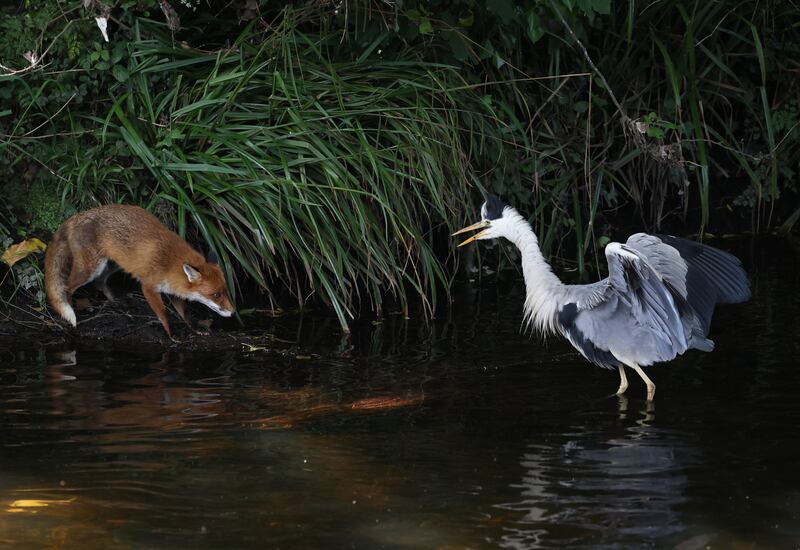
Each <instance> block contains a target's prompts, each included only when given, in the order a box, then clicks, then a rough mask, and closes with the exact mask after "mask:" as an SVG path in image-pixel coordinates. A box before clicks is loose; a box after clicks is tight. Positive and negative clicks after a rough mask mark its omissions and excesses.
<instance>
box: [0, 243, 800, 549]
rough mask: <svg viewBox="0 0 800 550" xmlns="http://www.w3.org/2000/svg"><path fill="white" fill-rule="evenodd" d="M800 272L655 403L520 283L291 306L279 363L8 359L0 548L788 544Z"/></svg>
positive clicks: (764, 275) (798, 422) (799, 484)
mask: <svg viewBox="0 0 800 550" xmlns="http://www.w3.org/2000/svg"><path fill="white" fill-rule="evenodd" d="M759 257H760V256H759ZM797 273H798V270H797V266H796V264H790V265H788V266H782V267H780V268H778V267H776V266H772V265H769V266H767V267H762V271H760V275H759V276H758V277H756V278H755V282H756V286H755V289H756V300H754V302H752V303H751V304H747V305H745V306H742V307H741V309H736V310H733V309H731V310H722V311H720V313H719V314H718V316H717V319H716V320H715V328H714V331H715V332H714V334H712V337H713V338H714V339H715V340H716V342H717V349H716V350H715V352H714V353H713V354H710V355H702V354H688V355H687V356H685V357H683V358H681V359H680V360H678V361H676V362H675V363H673V364H672V365H670V366H668V367H656V368H655V369H654V371H653V377H654V379H655V381H656V383H657V384H659V396H658V401H657V402H656V403H648V402H646V401H644V400H643V399H641V398H637V396H641V395H643V391H642V390H643V388H642V387H632V388H631V392H632V393H631V396H630V397H629V398H626V397H621V398H618V397H616V396H612V397H607V395H608V394H609V393H610V392H612V391H614V390H615V389H616V387H617V379H616V377H615V376H614V375H613V373H612V374H611V375H609V373H608V372H605V371H602V370H601V369H596V368H593V367H591V366H589V365H587V364H586V363H585V362H584V361H583V360H582V359H581V358H580V357H579V356H577V354H576V353H575V352H574V351H573V350H572V349H571V348H570V347H569V346H568V345H567V344H565V343H564V342H561V341H559V340H556V339H554V340H550V341H548V342H547V343H546V344H542V343H540V342H539V341H538V340H536V339H533V340H529V339H528V338H527V337H526V336H524V335H521V334H520V333H519V313H520V312H519V309H520V303H521V300H520V296H521V290H522V289H521V288H520V287H514V288H512V289H511V290H509V289H508V288H507V287H505V286H503V287H498V288H493V287H486V288H484V290H483V291H479V290H478V289H477V288H475V287H471V288H470V287H466V288H463V289H461V290H459V292H458V299H459V301H458V302H457V304H456V306H455V308H454V309H453V310H452V312H451V314H449V315H443V316H442V317H441V318H440V319H437V320H436V321H434V322H432V323H423V322H418V321H415V320H413V319H412V320H410V321H409V320H404V319H402V318H401V317H400V316H396V315H389V316H387V318H386V319H384V320H382V322H380V323H379V324H376V325H372V324H367V325H365V326H364V327H360V328H358V327H357V329H356V330H355V331H354V333H353V334H352V336H349V337H343V336H342V335H341V334H340V333H339V332H338V331H337V330H336V322H335V320H334V319H330V318H315V317H310V318H303V319H299V320H294V321H292V320H290V319H288V318H285V319H279V320H276V321H275V322H274V323H273V324H272V325H270V326H269V327H267V328H266V329H264V330H265V331H266V332H267V333H268V335H269V338H268V339H265V342H266V341H269V342H270V343H271V345H277V344H278V343H279V344H280V345H281V346H282V349H284V350H289V351H291V353H288V352H287V353H283V354H278V353H274V354H265V353H258V352H253V353H248V352H246V351H243V352H242V353H233V352H230V353H222V354H185V353H179V352H166V353H162V352H160V351H157V352H149V351H147V350H133V351H132V350H121V349H115V348H114V347H113V346H109V347H105V348H98V347H82V346H81V347H78V349H49V348H41V349H26V350H19V349H13V350H4V351H3V350H0V357H2V364H0V377H1V380H2V384H0V403H2V406H0V446H1V447H2V453H0V544H6V545H12V544H13V545H16V546H23V547H24V546H30V547H43V546H49V547H69V548H74V547H80V548H116V547H136V548H138V547H152V548H170V547H187V546H191V547H193V548H200V547H220V546H223V545H224V546H233V547H237V548H246V547H258V548H263V547H269V548H272V547H280V548H310V547H334V548H340V547H362V548H376V547H385V548H437V547H448V546H449V547H465V548H483V547H486V548H495V547H498V546H501V547H507V548H535V547H576V546H591V547H626V548H627V547H638V546H666V547H682V548H696V547H698V546H702V545H711V546H715V547H733V546H740V547H741V546H744V545H753V544H762V545H764V546H773V547H775V546H778V547H791V546H792V545H795V543H796V541H797V540H800V512H798V510H800V474H799V473H798V469H797V467H796V460H795V459H794V454H795V445H796V441H797V439H798V436H800V431H799V430H800V428H798V426H800V407H798V405H797V399H796V396H797V395H798V393H800V371H798V369H796V368H794V367H795V365H794V362H795V357H796V356H797V353H798V352H800V348H799V347H798V346H800V340H798V339H797V338H795V337H794V335H793V334H790V333H789V331H787V330H786V327H788V326H791V325H792V323H794V320H795V319H796V318H797V317H798V315H800V297H798V294H797V293H796V288H795V286H796V282H797V280H798V277H797ZM742 335H750V336H749V337H748V338H747V339H746V340H745V339H744V338H742ZM637 390H639V391H638V392H637ZM681 545H682V546H681Z"/></svg>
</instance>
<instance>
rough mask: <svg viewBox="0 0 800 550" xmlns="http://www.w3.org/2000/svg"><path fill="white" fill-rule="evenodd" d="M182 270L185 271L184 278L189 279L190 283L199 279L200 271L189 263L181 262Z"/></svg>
mask: <svg viewBox="0 0 800 550" xmlns="http://www.w3.org/2000/svg"><path fill="white" fill-rule="evenodd" d="M183 272H184V273H186V278H187V279H189V282H190V283H193V282H195V281H197V280H199V279H200V272H199V271H197V270H196V269H195V268H193V267H192V266H190V265H189V264H183Z"/></svg>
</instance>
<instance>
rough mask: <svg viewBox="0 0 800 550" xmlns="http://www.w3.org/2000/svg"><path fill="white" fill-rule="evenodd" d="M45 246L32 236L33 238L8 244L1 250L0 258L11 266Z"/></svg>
mask: <svg viewBox="0 0 800 550" xmlns="http://www.w3.org/2000/svg"><path fill="white" fill-rule="evenodd" d="M45 248H47V245H46V244H44V243H43V242H42V241H40V240H39V239H37V238H35V237H34V238H33V239H27V240H24V241H22V242H21V243H17V244H12V245H11V246H9V247H8V248H7V249H6V251H5V252H3V256H2V260H3V261H4V262H5V263H7V264H8V265H9V266H12V265H14V264H15V263H17V262H18V261H20V260H21V259H23V258H25V257H26V256H28V255H29V254H33V253H34V252H41V251H42V250H44V249H45Z"/></svg>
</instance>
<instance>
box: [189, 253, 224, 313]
mask: <svg viewBox="0 0 800 550" xmlns="http://www.w3.org/2000/svg"><path fill="white" fill-rule="evenodd" d="M217 263H218V260H217V256H216V254H214V253H211V254H209V257H208V261H206V262H203V263H202V264H200V265H189V264H183V272H184V273H185V274H186V278H187V279H188V282H189V289H188V292H187V293H186V294H187V295H186V296H185V297H186V298H188V299H189V300H194V301H197V302H200V303H202V304H205V305H207V306H208V307H209V308H211V309H212V310H214V311H215V312H217V313H218V314H220V315H222V316H223V317H230V316H231V314H233V312H234V311H235V309H234V307H233V304H231V301H230V299H229V298H228V291H227V290H226V288H225V276H224V275H223V274H222V270H221V269H220V268H219V265H217Z"/></svg>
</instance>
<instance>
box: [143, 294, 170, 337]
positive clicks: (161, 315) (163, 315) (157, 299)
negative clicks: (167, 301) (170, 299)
mask: <svg viewBox="0 0 800 550" xmlns="http://www.w3.org/2000/svg"><path fill="white" fill-rule="evenodd" d="M142 294H144V297H145V299H146V300H147V303H148V304H149V305H150V309H152V310H153V313H155V314H156V317H158V320H159V321H161V324H162V325H163V326H164V330H166V331H167V336H169V337H170V338H172V331H170V329H169V321H167V311H166V309H165V308H164V300H162V299H161V293H160V292H159V291H158V290H156V289H155V287H152V286H145V285H142Z"/></svg>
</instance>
